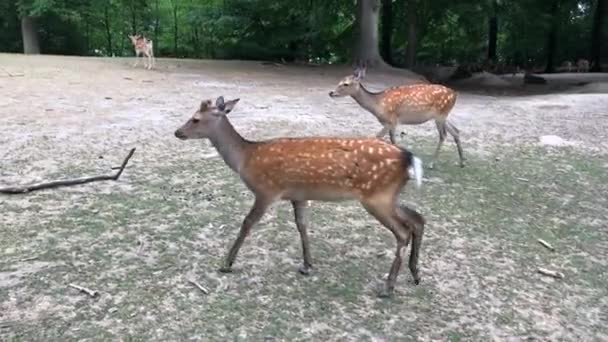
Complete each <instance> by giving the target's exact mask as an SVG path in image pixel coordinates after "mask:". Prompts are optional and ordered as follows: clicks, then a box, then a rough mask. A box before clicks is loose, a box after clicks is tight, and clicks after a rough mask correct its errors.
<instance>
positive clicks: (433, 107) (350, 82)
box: [329, 69, 465, 168]
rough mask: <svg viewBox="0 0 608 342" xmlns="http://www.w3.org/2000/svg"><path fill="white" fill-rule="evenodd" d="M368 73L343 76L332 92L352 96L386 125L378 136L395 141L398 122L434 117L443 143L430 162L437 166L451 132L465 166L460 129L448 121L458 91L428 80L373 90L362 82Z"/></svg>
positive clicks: (413, 122) (438, 146)
mask: <svg viewBox="0 0 608 342" xmlns="http://www.w3.org/2000/svg"><path fill="white" fill-rule="evenodd" d="M364 75H365V69H357V70H355V73H354V74H353V75H349V76H346V77H345V78H343V79H342V80H341V81H340V82H339V83H338V86H337V87H336V89H335V90H334V91H331V92H330V93H329V96H330V97H333V98H336V97H344V96H351V97H352V98H353V99H355V101H357V103H358V104H359V105H361V107H363V108H364V109H366V110H367V111H369V112H370V113H372V114H373V115H374V116H375V117H376V118H377V119H378V121H379V122H380V123H381V124H382V126H383V128H382V129H381V130H380V131H379V132H378V133H377V134H376V136H377V137H378V138H382V137H384V136H385V135H386V134H387V133H388V134H389V138H390V141H391V143H393V144H395V129H396V126H397V125H399V124H403V125H418V124H422V123H425V122H427V121H429V120H434V121H435V124H436V126H437V131H438V132H439V143H438V145H437V148H436V149H435V153H434V155H433V159H432V161H431V163H430V164H429V166H430V167H431V168H432V167H433V164H434V162H435V160H436V159H437V156H438V155H439V150H440V149H441V146H442V145H443V141H444V140H445V138H446V136H447V134H448V133H449V134H450V135H451V136H452V137H453V138H454V141H455V142H456V147H457V149H458V156H459V158H460V166H464V160H465V158H464V154H463V151H462V147H461V146H460V132H459V131H458V129H457V128H456V127H455V126H454V124H453V123H451V122H449V121H448V115H449V113H450V111H451V110H452V108H453V107H454V104H455V103H456V92H454V91H453V90H452V89H450V88H448V87H445V86H443V85H440V84H426V83H425V84H413V85H404V86H400V87H392V88H388V89H385V90H383V91H381V92H378V93H372V92H370V91H368V90H367V89H365V87H364V86H363V84H362V83H361V80H362V78H363V76H364Z"/></svg>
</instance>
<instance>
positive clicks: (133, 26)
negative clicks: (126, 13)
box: [131, 0, 137, 34]
mask: <svg viewBox="0 0 608 342" xmlns="http://www.w3.org/2000/svg"><path fill="white" fill-rule="evenodd" d="M131 30H132V31H133V33H131V34H137V11H136V9H135V0H131Z"/></svg>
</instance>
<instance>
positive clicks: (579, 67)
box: [576, 58, 589, 72]
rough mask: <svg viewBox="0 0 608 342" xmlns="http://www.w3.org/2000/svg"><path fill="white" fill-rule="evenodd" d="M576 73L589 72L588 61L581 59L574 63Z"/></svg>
mask: <svg viewBox="0 0 608 342" xmlns="http://www.w3.org/2000/svg"><path fill="white" fill-rule="evenodd" d="M576 71H577V72H589V61H588V60H586V59H584V58H581V59H579V60H578V61H577V62H576Z"/></svg>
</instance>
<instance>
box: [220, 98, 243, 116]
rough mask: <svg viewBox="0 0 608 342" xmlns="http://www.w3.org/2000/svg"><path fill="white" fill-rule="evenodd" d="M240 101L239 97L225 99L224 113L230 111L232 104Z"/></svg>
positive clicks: (232, 107) (234, 104)
mask: <svg viewBox="0 0 608 342" xmlns="http://www.w3.org/2000/svg"><path fill="white" fill-rule="evenodd" d="M239 101H240V99H234V100H230V101H227V102H226V103H225V104H224V105H225V108H224V113H226V114H228V113H230V112H232V110H233V109H234V106H236V104H237V103H238V102H239Z"/></svg>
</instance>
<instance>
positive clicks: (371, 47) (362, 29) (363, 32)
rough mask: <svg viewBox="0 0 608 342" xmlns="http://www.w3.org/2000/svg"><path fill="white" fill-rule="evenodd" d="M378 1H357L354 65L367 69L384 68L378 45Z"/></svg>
mask: <svg viewBox="0 0 608 342" xmlns="http://www.w3.org/2000/svg"><path fill="white" fill-rule="evenodd" d="M379 12H380V3H379V2H378V0H357V29H358V39H357V43H356V44H357V47H356V49H355V58H354V59H355V64H357V65H365V66H367V67H385V66H387V65H386V62H384V60H383V59H382V56H380V47H379V44H378V19H379Z"/></svg>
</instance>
